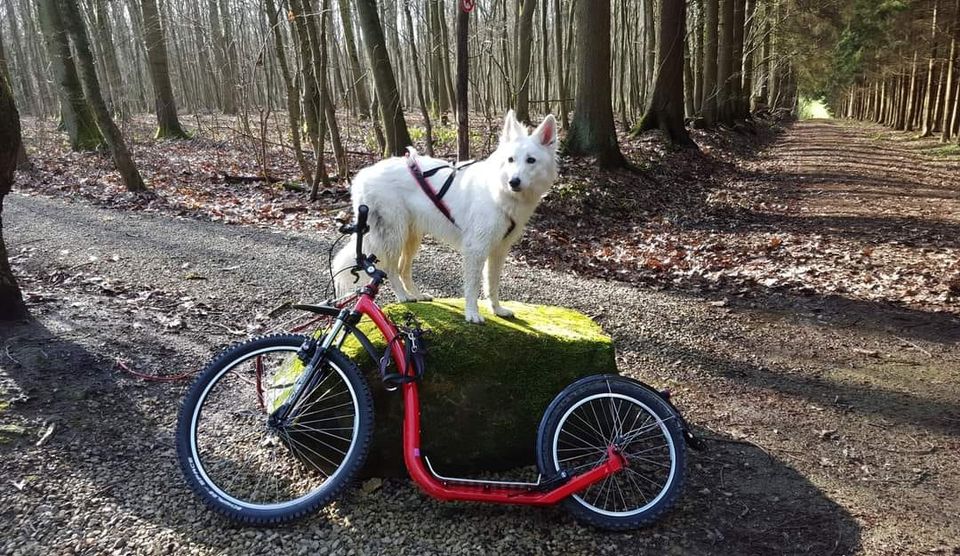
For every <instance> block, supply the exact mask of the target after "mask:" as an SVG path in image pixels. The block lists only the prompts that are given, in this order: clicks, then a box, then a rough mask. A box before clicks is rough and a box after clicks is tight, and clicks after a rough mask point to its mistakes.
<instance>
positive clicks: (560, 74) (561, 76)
mask: <svg viewBox="0 0 960 556" xmlns="http://www.w3.org/2000/svg"><path fill="white" fill-rule="evenodd" d="M561 11H562V10H561V9H560V0H553V17H554V26H555V27H556V28H555V29H554V35H555V37H554V38H555V39H556V42H555V47H554V49H555V50H556V51H557V89H558V92H559V94H560V125H562V126H563V129H564V130H566V129H567V128H569V127H570V122H569V120H567V80H566V74H567V70H566V68H567V66H566V65H565V64H564V59H563V55H564V52H565V49H564V47H563V25H561V21H560V19H561ZM544 40H546V38H544Z"/></svg>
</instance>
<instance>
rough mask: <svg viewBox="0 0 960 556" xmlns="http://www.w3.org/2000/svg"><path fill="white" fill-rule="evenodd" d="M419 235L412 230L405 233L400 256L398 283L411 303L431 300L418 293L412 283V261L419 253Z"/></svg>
mask: <svg viewBox="0 0 960 556" xmlns="http://www.w3.org/2000/svg"><path fill="white" fill-rule="evenodd" d="M421 239H422V238H421V237H420V234H418V233H416V231H414V230H410V231H408V232H407V240H406V241H405V242H404V244H403V252H402V253H401V254H400V281H401V282H403V287H404V288H406V290H407V292H408V293H409V294H410V300H411V301H430V300H432V299H433V297H431V296H430V295H427V294H424V293H423V292H421V291H420V288H419V287H418V286H417V284H416V282H414V281H413V260H414V259H415V258H417V253H418V252H419V251H420V241H421Z"/></svg>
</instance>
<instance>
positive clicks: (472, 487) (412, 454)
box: [355, 285, 627, 506]
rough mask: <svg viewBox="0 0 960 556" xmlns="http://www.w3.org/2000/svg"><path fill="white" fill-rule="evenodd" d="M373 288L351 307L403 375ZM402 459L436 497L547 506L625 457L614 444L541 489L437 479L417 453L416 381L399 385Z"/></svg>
mask: <svg viewBox="0 0 960 556" xmlns="http://www.w3.org/2000/svg"><path fill="white" fill-rule="evenodd" d="M376 294H377V288H376V286H374V285H371V286H368V287H367V288H366V289H365V290H364V292H363V293H362V294H361V295H360V298H359V299H358V300H357V304H356V307H355V310H356V311H357V312H359V313H360V314H362V315H366V316H367V317H369V318H370V320H371V321H373V323H374V325H376V327H377V329H378V330H380V333H381V334H383V337H384V339H386V341H387V345H389V346H390V349H391V350H392V352H393V353H392V355H393V360H394V362H395V363H396V364H397V366H398V367H399V370H400V373H401V374H403V375H408V374H412V370H410V369H407V368H406V360H405V357H404V352H403V347H402V346H401V344H400V342H394V341H393V338H394V337H395V336H396V335H397V333H398V332H397V327H396V326H395V325H394V324H393V323H392V322H391V321H390V319H389V318H388V317H387V316H386V315H385V314H384V313H383V311H382V310H381V309H380V307H379V306H378V305H377V304H376V302H375V301H374V296H376ZM403 412H404V413H403V461H404V463H405V464H406V466H407V471H408V472H409V473H410V477H411V478H412V479H413V481H414V482H415V483H417V484H418V485H420V488H421V489H423V491H424V492H426V493H427V494H429V495H430V496H432V497H434V498H437V499H440V500H461V501H468V502H493V503H498V504H524V505H531V506H549V505H553V504H556V503H558V502H560V501H561V500H563V499H564V498H566V497H568V496H570V495H572V494H575V493H577V492H580V491H582V490H584V489H586V488H587V487H588V486H590V485H592V484H594V483H597V482H599V481H602V480H603V479H605V478H607V477H609V476H610V475H612V474H614V473H616V472H618V471H620V470H621V469H623V468H624V467H625V466H626V465H627V460H626V458H624V457H623V455H622V454H620V452H618V451H617V449H616V448H615V447H614V446H610V447H608V448H607V456H608V457H607V461H606V462H605V463H604V464H603V465H600V466H598V467H594V468H593V469H591V470H589V471H587V472H585V473H581V474H580V475H576V476H574V477H572V478H570V480H568V481H566V482H564V483H563V484H562V485H561V486H559V487H557V488H555V489H552V490H548V491H542V490H538V489H536V488H534V487H530V486H524V485H510V484H503V485H499V484H480V483H478V484H464V483H457V482H454V481H446V480H443V479H440V478H438V477H437V476H436V475H434V474H433V473H431V472H430V470H429V469H427V466H426V465H425V463H424V459H423V456H422V454H421V453H420V396H419V391H418V390H417V383H416V382H408V383H406V384H404V385H403Z"/></svg>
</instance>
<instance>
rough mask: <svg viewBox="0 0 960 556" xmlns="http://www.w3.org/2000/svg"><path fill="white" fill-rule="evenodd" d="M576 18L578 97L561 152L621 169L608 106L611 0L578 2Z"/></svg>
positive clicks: (622, 160)
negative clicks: (588, 157)
mask: <svg viewBox="0 0 960 556" xmlns="http://www.w3.org/2000/svg"><path fill="white" fill-rule="evenodd" d="M576 18H577V29H578V33H577V97H576V105H575V107H574V111H573V122H572V123H571V124H570V132H569V133H568V134H567V139H566V142H565V144H564V152H565V153H566V154H568V155H571V156H584V155H592V156H595V157H596V160H597V164H598V165H599V166H601V167H603V168H611V167H617V166H624V165H625V164H626V160H625V159H624V158H623V154H622V153H621V152H620V145H619V144H618V143H617V132H616V128H615V127H614V123H613V104H612V102H611V87H612V86H611V83H610V0H579V1H578V2H577V10H576ZM681 100H682V99H681Z"/></svg>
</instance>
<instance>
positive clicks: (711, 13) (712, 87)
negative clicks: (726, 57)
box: [700, 0, 720, 126]
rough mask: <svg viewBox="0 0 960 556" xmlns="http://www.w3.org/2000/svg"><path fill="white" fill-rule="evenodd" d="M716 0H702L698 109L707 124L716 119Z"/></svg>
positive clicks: (711, 124) (717, 9)
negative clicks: (700, 74) (700, 88)
mask: <svg viewBox="0 0 960 556" xmlns="http://www.w3.org/2000/svg"><path fill="white" fill-rule="evenodd" d="M718 2H719V0H704V3H703V20H704V22H703V27H704V39H703V104H702V106H701V108H700V111H701V113H702V114H703V119H704V120H705V121H706V124H707V125H708V126H713V124H714V123H716V121H717V68H718V63H717V54H718V50H719V47H718V42H717V31H718V26H719V13H720V12H719V8H718V7H719V3H718Z"/></svg>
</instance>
